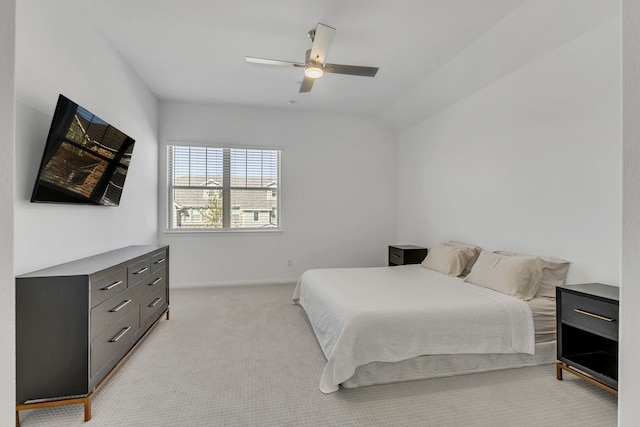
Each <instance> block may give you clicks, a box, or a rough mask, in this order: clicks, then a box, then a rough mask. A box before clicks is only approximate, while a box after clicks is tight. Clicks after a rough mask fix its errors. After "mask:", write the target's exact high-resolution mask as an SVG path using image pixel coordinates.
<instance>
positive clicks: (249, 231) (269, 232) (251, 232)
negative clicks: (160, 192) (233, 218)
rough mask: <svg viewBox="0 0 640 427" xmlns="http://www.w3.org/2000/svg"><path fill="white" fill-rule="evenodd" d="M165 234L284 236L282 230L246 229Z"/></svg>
mask: <svg viewBox="0 0 640 427" xmlns="http://www.w3.org/2000/svg"><path fill="white" fill-rule="evenodd" d="M164 234H167V235H189V236H219V235H226V236H238V235H242V234H246V235H273V234H282V228H269V229H264V228H256V229H250V228H244V229H233V228H231V229H229V228H227V229H224V230H223V229H219V228H218V229H216V228H214V229H191V230H189V229H178V230H165V231H164Z"/></svg>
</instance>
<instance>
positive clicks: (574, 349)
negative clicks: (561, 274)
mask: <svg viewBox="0 0 640 427" xmlns="http://www.w3.org/2000/svg"><path fill="white" fill-rule="evenodd" d="M618 312H619V292H618V288H617V287H615V286H610V285H603V284H601V283H585V284H579V285H565V286H562V287H557V288H556V314H557V318H556V321H557V328H558V329H557V331H558V347H557V348H558V360H559V362H558V363H557V365H556V376H557V378H558V379H559V380H561V379H562V371H567V372H570V373H572V374H574V375H577V376H578V377H580V378H582V379H584V380H586V381H589V382H590V383H592V384H594V385H596V386H598V387H600V388H602V389H604V390H607V391H609V392H611V393H613V394H616V395H617V394H618V392H617V390H618V328H619V317H618Z"/></svg>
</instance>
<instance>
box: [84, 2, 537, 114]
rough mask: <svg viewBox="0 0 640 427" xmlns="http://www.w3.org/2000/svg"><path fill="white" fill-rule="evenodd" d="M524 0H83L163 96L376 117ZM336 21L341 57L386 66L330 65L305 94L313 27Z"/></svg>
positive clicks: (337, 57)
mask: <svg viewBox="0 0 640 427" xmlns="http://www.w3.org/2000/svg"><path fill="white" fill-rule="evenodd" d="M524 1H525V0H482V1H478V0H396V1H389V0H315V1H310V0H181V1H175V0H109V1H104V0H83V1H82V2H79V3H78V7H79V8H80V12H81V13H82V16H83V18H82V19H84V16H86V18H87V19H90V20H92V21H93V22H94V23H95V25H96V26H97V27H98V28H99V29H100V30H101V31H102V32H103V33H104V35H105V37H106V39H107V40H108V42H109V43H110V44H111V45H112V47H113V48H114V49H115V50H116V51H117V52H119V54H120V55H121V56H122V57H123V58H124V60H125V61H126V62H127V63H128V64H129V65H130V66H131V68H132V69H133V70H134V71H135V72H136V73H137V74H138V75H139V76H140V77H141V78H142V80H144V82H145V83H146V85H147V86H148V87H149V88H150V89H151V91H152V92H153V93H154V94H155V95H156V96H157V97H158V99H160V100H173V101H184V102H195V103H211V104H226V105H242V106H258V107H269V108H286V109H297V110H304V111H330V112H338V113H354V114H365V115H371V116H374V117H375V116H378V115H380V114H381V112H383V111H384V110H385V109H387V108H389V106H390V105H393V104H394V103H395V102H397V101H398V100H399V99H400V98H402V97H403V96H405V95H406V94H407V93H409V92H410V91H411V90H412V89H413V88H415V87H416V86H417V85H418V84H419V83H420V82H421V81H422V80H423V79H425V78H426V77H427V76H428V75H429V74H431V73H433V72H434V71H435V70H438V69H439V68H440V67H442V66H443V64H445V63H447V62H448V61H450V60H451V59H452V58H454V57H455V56H456V55H457V54H458V53H460V52H461V51H463V50H464V49H465V48H467V47H468V46H469V45H471V44H472V43H473V42H474V41H475V40H477V39H478V38H479V37H481V36H482V35H483V34H485V33H486V32H487V31H489V30H490V29H491V28H492V27H493V26H495V25H496V24H497V23H499V22H500V21H501V20H502V19H503V18H504V17H505V16H507V15H509V14H510V13H511V12H512V11H513V10H514V9H516V8H517V7H518V6H520V5H521V4H522V3H523V2H524ZM318 22H321V23H324V24H326V25H329V26H332V27H334V28H336V33H335V37H334V39H333V42H332V44H331V46H330V49H329V51H328V55H327V61H328V62H332V63H342V64H352V65H367V66H378V67H380V71H379V72H378V74H377V76H376V77H374V78H369V77H355V76H349V75H338V74H327V75H325V76H324V77H323V78H322V79H320V80H318V81H317V82H316V83H315V85H314V87H313V90H312V91H311V92H310V93H298V89H299V84H300V81H301V80H302V77H303V74H302V73H303V71H302V69H299V68H293V67H291V68H286V67H277V66H268V65H259V64H251V63H246V62H245V59H244V57H245V56H247V55H248V56H257V57H264V58H274V59H283V60H288V61H300V62H304V54H305V50H306V49H308V48H310V47H311V42H310V40H309V39H308V38H307V32H308V31H309V30H310V29H312V28H314V27H315V26H316V24H317V23H318Z"/></svg>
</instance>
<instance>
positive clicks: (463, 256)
mask: <svg viewBox="0 0 640 427" xmlns="http://www.w3.org/2000/svg"><path fill="white" fill-rule="evenodd" d="M472 256H473V251H472V250H471V249H470V248H466V247H462V246H449V245H445V244H440V245H436V246H434V247H432V248H431V249H429V252H427V257H426V258H425V259H424V261H422V266H423V267H425V268H428V269H429V270H434V271H439V272H440V273H443V274H446V275H448V276H459V275H460V273H462V270H464V267H465V266H466V265H467V261H468V260H469V258H470V257H472Z"/></svg>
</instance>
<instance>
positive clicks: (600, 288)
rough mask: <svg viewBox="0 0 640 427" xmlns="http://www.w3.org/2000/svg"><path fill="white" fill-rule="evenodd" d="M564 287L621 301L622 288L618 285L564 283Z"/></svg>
mask: <svg viewBox="0 0 640 427" xmlns="http://www.w3.org/2000/svg"><path fill="white" fill-rule="evenodd" d="M560 288H562V289H566V290H569V291H574V292H579V293H583V294H588V295H593V296H596V297H600V298H606V299H610V300H614V301H620V289H619V288H618V287H617V286H611V285H604V284H602V283H580V284H576V285H563V286H560Z"/></svg>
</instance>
